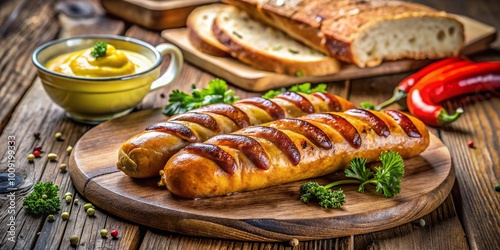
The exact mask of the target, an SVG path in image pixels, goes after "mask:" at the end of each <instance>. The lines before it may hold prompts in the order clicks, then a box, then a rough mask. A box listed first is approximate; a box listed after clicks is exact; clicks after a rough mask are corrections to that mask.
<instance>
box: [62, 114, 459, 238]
mask: <svg viewBox="0 0 500 250" xmlns="http://www.w3.org/2000/svg"><path fill="white" fill-rule="evenodd" d="M163 120H166V117H165V116H163V115H162V114H161V110H159V109H155V110H144V111H140V112H136V113H132V114H130V115H127V116H124V117H122V118H118V119H114V120H111V121H107V122H104V123H102V124H100V125H98V126H96V127H94V128H92V129H91V130H90V131H88V132H87V133H86V134H85V135H84V136H82V138H81V139H80V141H79V142H78V143H77V144H76V145H75V148H74V150H73V152H72V155H71V160H70V168H69V170H70V174H71V178H72V180H73V183H74V185H75V186H76V188H77V189H78V191H79V192H80V193H81V194H82V195H83V196H85V197H86V198H87V199H88V200H89V201H91V202H92V203H94V204H95V205H96V206H97V207H99V208H100V209H103V210H105V211H107V212H109V213H111V214H114V215H117V216H120V217H122V218H125V219H127V220H130V221H132V222H135V223H138V224H142V225H146V226H149V227H154V228H158V229H162V230H167V231H171V232H177V233H181V234H187V235H195V236H205V237H213V238H224V239H234V240H247V241H268V242H271V241H288V240H290V239H292V238H296V239H298V240H314V239H324V238H333V237H342V236H348V235H353V234H363V233H369V232H373V231H379V230H383V229H387V228H392V227H396V226H398V225H401V224H404V223H407V222H410V221H413V220H415V219H418V218H421V217H422V216H424V215H426V214H428V213H430V212H431V211H433V210H434V209H435V208H437V207H438V206H439V205H440V204H441V203H442V202H443V201H444V199H445V198H446V197H447V195H448V194H449V192H450V190H451V188H452V185H453V182H454V180H455V174H454V171H453V168H452V165H451V158H450V153H449V151H448V149H447V148H446V146H445V145H443V143H442V142H441V141H440V140H439V139H438V138H437V137H436V136H434V135H432V134H431V143H430V146H429V148H427V150H426V151H425V152H423V153H422V154H421V155H420V156H418V157H415V158H412V159H408V160H406V161H405V164H406V170H405V177H404V179H403V182H402V184H401V193H400V194H399V195H398V196H396V197H394V198H392V199H387V198H384V197H383V196H382V195H380V194H378V193H376V192H375V191H374V187H373V186H369V187H366V191H365V193H358V192H357V191H356V189H357V187H356V186H354V185H353V186H347V185H346V186H342V189H343V190H344V191H345V193H346V204H344V205H343V206H342V207H341V208H338V209H323V208H321V207H320V206H319V205H317V204H313V203H311V204H304V203H302V202H300V200H299V193H298V190H299V187H300V185H301V184H303V183H304V182H305V181H299V182H295V183H290V184H286V185H280V186H277V187H271V188H266V189H262V190H257V191H253V192H246V193H239V194H234V195H230V196H224V197H215V198H207V199H197V200H188V199H181V198H177V197H175V196H173V195H172V194H171V193H170V192H169V191H167V190H166V188H165V187H159V186H158V185H157V182H158V180H159V178H151V179H132V178H129V177H128V176H126V175H125V174H123V173H122V172H120V171H118V170H117V169H116V167H115V162H116V160H117V152H118V149H119V147H120V146H121V144H122V143H124V142H125V141H126V140H127V139H129V138H130V137H132V136H133V135H135V134H137V133H139V132H141V131H143V130H144V128H145V127H147V126H148V125H151V124H153V123H156V122H160V121H163ZM336 177H337V178H338V175H337V174H332V175H329V176H324V177H321V178H317V179H315V180H316V181H318V182H319V183H322V184H326V183H328V182H330V181H332V179H334V178H336Z"/></svg>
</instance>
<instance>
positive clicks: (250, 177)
mask: <svg viewBox="0 0 500 250" xmlns="http://www.w3.org/2000/svg"><path fill="white" fill-rule="evenodd" d="M330 114H332V117H336V119H340V120H342V119H345V121H347V122H348V123H349V124H350V125H349V126H352V128H355V130H356V131H357V133H358V134H359V136H360V137H359V138H360V144H355V145H356V146H353V145H352V142H353V141H356V140H353V141H351V140H350V139H345V138H348V137H345V133H344V132H340V131H342V130H343V129H346V130H348V129H349V126H342V127H341V128H340V129H334V128H333V127H332V126H331V125H330V124H325V122H324V121H323V120H322V117H323V116H324V117H328V116H329V115H330ZM372 114H374V115H376V116H377V117H378V118H380V119H381V120H382V121H383V123H384V124H385V125H387V128H388V131H389V133H390V134H389V135H387V136H381V135H379V134H377V133H376V129H374V127H373V126H372V125H370V124H368V123H366V122H365V121H363V120H361V119H358V118H356V117H355V116H351V115H349V114H347V113H335V112H333V113H326V114H321V115H316V116H315V115H308V116H305V117H301V118H300V119H299V120H302V121H307V122H309V123H310V124H312V125H313V126H315V127H317V128H318V129H320V130H321V131H322V132H323V133H324V134H326V135H327V136H328V138H329V140H330V142H331V144H332V145H333V146H332V147H330V148H326V147H325V146H318V145H316V143H315V142H314V140H313V139H310V138H309V137H308V136H306V135H305V134H304V133H305V132H307V131H306V130H303V131H302V132H304V133H301V131H300V129H299V131H297V129H292V130H290V129H291V128H290V127H289V126H290V125H286V124H285V125H283V124H280V123H282V121H283V120H281V121H274V122H270V123H267V124H264V125H263V127H271V128H277V129H279V130H280V131H282V132H283V133H285V134H286V135H287V136H288V138H289V139H291V141H293V143H294V146H295V147H296V148H297V149H298V150H299V152H300V161H299V163H298V164H296V165H294V164H293V163H292V162H291V161H290V160H289V159H288V158H287V157H286V156H285V154H284V153H283V152H284V151H283V149H281V148H279V147H278V146H276V145H275V144H273V143H271V142H270V141H269V139H268V138H269V137H267V138H266V136H262V135H258V134H256V133H253V132H247V129H243V130H239V131H236V132H234V133H233V134H234V135H239V136H243V138H244V136H247V137H250V138H252V139H253V140H256V141H257V142H258V143H259V144H260V145H261V147H262V148H263V149H264V152H265V154H264V155H267V156H268V158H269V162H270V164H269V166H268V168H267V169H263V168H259V167H257V165H256V161H255V160H253V159H252V157H254V156H255V155H254V154H252V152H250V153H249V152H244V151H245V149H242V148H241V147H233V146H227V145H228V143H227V142H224V139H223V138H222V139H221V138H219V137H218V136H216V137H213V138H211V139H210V140H208V141H207V142H206V143H204V144H202V145H201V146H200V147H202V146H203V145H215V147H218V148H219V149H220V150H222V151H223V152H219V153H222V154H224V155H225V154H228V155H230V156H229V157H226V158H225V159H226V162H234V168H233V169H231V171H228V170H227V169H224V168H222V167H221V164H220V163H217V162H218V161H217V157H218V156H217V157H213V156H207V155H206V154H204V153H202V152H205V151H203V150H199V149H190V148H185V149H183V150H181V151H179V153H177V154H175V155H174V156H173V157H172V158H171V159H170V160H169V161H168V163H167V164H166V165H165V169H164V172H163V175H162V179H163V181H164V182H165V184H166V186H167V188H168V190H169V191H170V192H172V193H173V194H175V195H177V196H180V197H184V198H203V197H213V196H222V195H228V194H233V193H237V192H245V191H252V190H257V189H261V188H265V187H271V186H276V185H281V184H284V183H289V182H293V181H298V180H302V179H308V178H313V177H318V176H322V175H326V174H329V173H332V172H335V171H337V170H339V169H342V168H346V167H348V165H349V162H350V161H351V160H352V159H353V158H355V157H362V158H365V159H367V161H368V162H373V161H377V160H378V157H379V156H380V154H381V153H382V152H383V151H389V150H390V151H396V152H398V153H399V154H400V155H401V156H402V157H403V158H410V157H414V156H417V155H418V154H420V153H421V152H423V151H424V150H425V149H426V148H427V146H428V145H429V132H428V130H427V128H426V126H425V125H424V124H423V123H422V122H421V121H420V120H418V119H416V118H414V117H411V116H408V115H405V117H407V118H405V119H406V120H407V121H410V123H411V124H412V126H414V127H413V131H414V133H418V134H419V135H420V136H419V137H418V136H416V135H415V134H411V136H410V135H409V134H407V132H408V131H407V130H405V129H404V125H402V124H401V123H399V122H398V121H397V120H395V119H394V118H392V116H391V115H389V114H387V113H385V112H375V111H372ZM318 117H319V118H318ZM338 117H340V118H338ZM221 141H222V142H223V143H221ZM261 155H262V154H261ZM207 157H208V158H207ZM311 166H314V167H311Z"/></svg>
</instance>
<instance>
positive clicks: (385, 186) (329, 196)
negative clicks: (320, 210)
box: [300, 151, 404, 208]
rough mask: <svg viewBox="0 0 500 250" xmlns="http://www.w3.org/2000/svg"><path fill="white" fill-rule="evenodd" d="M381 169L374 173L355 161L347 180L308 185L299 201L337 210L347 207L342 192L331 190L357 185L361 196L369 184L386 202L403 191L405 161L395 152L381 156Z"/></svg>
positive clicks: (346, 171) (362, 163)
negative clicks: (340, 186) (312, 201)
mask: <svg viewBox="0 0 500 250" xmlns="http://www.w3.org/2000/svg"><path fill="white" fill-rule="evenodd" d="M380 161H381V163H382V166H380V167H376V168H375V170H376V171H375V173H373V172H372V171H371V170H370V169H369V168H367V167H366V160H365V159H362V158H354V159H353V160H352V161H351V162H350V167H351V168H350V169H346V170H345V176H346V177H347V178H353V179H346V180H340V181H336V182H332V183H329V184H327V185H320V184H318V183H317V182H307V183H305V184H302V186H301V187H300V194H301V196H300V200H301V201H302V202H304V203H309V202H310V201H311V200H317V201H318V202H319V204H320V206H322V207H324V208H336V207H340V206H341V205H342V204H344V203H345V195H344V193H343V191H342V190H341V189H338V190H331V188H332V187H335V186H338V185H344V184H357V185H359V187H358V192H360V193H363V192H364V190H365V185H366V184H373V185H375V191H377V192H378V193H380V194H383V195H384V196H385V197H386V198H392V197H394V196H395V195H397V194H399V192H400V191H401V180H402V179H403V176H404V161H403V158H402V157H401V156H400V155H399V154H398V153H397V152H394V151H387V152H382V154H381V155H380Z"/></svg>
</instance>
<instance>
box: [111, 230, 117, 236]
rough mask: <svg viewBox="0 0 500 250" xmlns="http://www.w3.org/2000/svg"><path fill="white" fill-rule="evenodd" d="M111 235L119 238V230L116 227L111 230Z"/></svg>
mask: <svg viewBox="0 0 500 250" xmlns="http://www.w3.org/2000/svg"><path fill="white" fill-rule="evenodd" d="M111 237H113V238H117V237H118V230H116V229H113V230H111Z"/></svg>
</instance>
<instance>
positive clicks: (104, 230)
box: [99, 228, 108, 238]
mask: <svg viewBox="0 0 500 250" xmlns="http://www.w3.org/2000/svg"><path fill="white" fill-rule="evenodd" d="M99 233H100V234H101V237H103V238H106V237H108V229H105V228H103V229H101V231H100V232H99Z"/></svg>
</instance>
